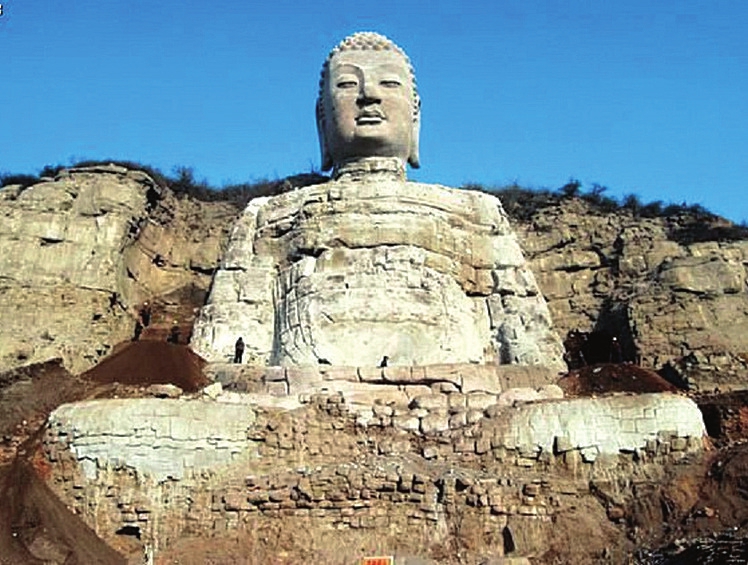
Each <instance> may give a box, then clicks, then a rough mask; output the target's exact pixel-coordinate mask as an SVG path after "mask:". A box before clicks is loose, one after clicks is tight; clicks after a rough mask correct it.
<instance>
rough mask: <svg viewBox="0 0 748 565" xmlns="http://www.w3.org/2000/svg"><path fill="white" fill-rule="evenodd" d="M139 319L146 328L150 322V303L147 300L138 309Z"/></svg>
mask: <svg viewBox="0 0 748 565" xmlns="http://www.w3.org/2000/svg"><path fill="white" fill-rule="evenodd" d="M140 321H141V323H142V324H143V327H144V328H147V327H148V326H149V325H150V324H151V305H150V304H149V302H148V301H147V300H146V301H145V302H144V303H143V307H142V308H141V309H140Z"/></svg>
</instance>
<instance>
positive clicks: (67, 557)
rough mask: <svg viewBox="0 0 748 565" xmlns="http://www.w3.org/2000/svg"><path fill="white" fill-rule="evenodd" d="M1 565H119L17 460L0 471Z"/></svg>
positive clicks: (110, 551)
mask: <svg viewBox="0 0 748 565" xmlns="http://www.w3.org/2000/svg"><path fill="white" fill-rule="evenodd" d="M0 500H2V504H0V565H37V564H38V565H42V564H43V563H65V565H89V564H100V565H110V564H111V565H124V563H125V559H124V558H123V557H122V556H121V555H120V554H119V553H117V552H116V551H114V550H113V549H112V548H110V547H109V546H108V545H106V544H105V543H104V542H103V541H101V540H100V539H99V538H98V537H97V536H96V534H95V533H94V532H93V530H91V529H90V528H89V527H88V526H87V525H86V524H85V523H84V522H83V521H82V520H81V519H80V518H79V517H78V516H76V515H75V514H73V513H72V512H70V510H68V508H67V507H66V506H65V504H64V503H63V502H62V501H61V500H60V499H59V498H57V496H56V495H55V494H54V493H53V492H52V491H51V490H50V489H49V487H48V486H47V485H46V484H45V483H44V481H43V480H42V479H41V478H40V477H39V476H38V475H37V474H36V472H35V471H34V469H33V467H32V466H31V465H30V464H29V463H27V462H26V461H24V460H23V459H21V458H20V457H19V458H17V459H16V460H15V461H13V463H12V464H10V465H6V466H3V467H0Z"/></svg>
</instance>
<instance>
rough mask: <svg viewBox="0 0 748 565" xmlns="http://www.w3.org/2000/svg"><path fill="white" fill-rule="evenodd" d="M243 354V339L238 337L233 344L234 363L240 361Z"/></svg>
mask: <svg viewBox="0 0 748 565" xmlns="http://www.w3.org/2000/svg"><path fill="white" fill-rule="evenodd" d="M243 355H244V340H243V339H242V338H241V336H240V337H239V339H237V340H236V343H235V344H234V363H241V362H242V356H243Z"/></svg>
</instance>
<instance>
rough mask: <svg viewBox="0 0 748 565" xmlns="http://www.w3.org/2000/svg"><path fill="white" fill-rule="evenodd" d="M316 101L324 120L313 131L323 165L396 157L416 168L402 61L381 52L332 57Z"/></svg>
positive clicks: (344, 53)
mask: <svg viewBox="0 0 748 565" xmlns="http://www.w3.org/2000/svg"><path fill="white" fill-rule="evenodd" d="M321 95H322V100H321V103H322V111H323V116H324V117H323V118H322V119H321V120H320V121H321V123H318V127H319V129H320V135H321V136H324V139H322V140H321V141H322V143H323V155H324V154H325V153H326V154H327V161H328V163H327V164H328V165H332V164H339V163H342V162H345V161H348V160H352V159H358V158H362V157H397V158H399V159H401V160H402V161H403V163H404V162H406V161H410V163H411V165H413V166H418V160H417V136H418V127H417V126H418V122H417V116H416V115H414V106H413V105H414V102H413V95H414V93H413V84H412V79H411V75H410V68H409V66H408V64H407V62H406V60H405V59H404V58H403V57H402V55H400V54H399V53H397V52H395V51H386V50H383V51H376V50H348V51H341V52H338V53H336V54H335V55H334V56H333V57H332V58H331V59H330V62H329V66H328V70H327V76H326V80H325V81H324V86H323V90H322V93H321ZM318 118H319V116H318ZM414 147H415V148H416V150H415V152H414ZM414 155H415V158H413V156H414ZM323 160H324V158H323ZM324 165H325V164H324V163H323V168H329V166H328V167H324Z"/></svg>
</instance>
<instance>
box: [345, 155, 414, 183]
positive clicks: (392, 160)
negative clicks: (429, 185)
mask: <svg viewBox="0 0 748 565" xmlns="http://www.w3.org/2000/svg"><path fill="white" fill-rule="evenodd" d="M374 177H376V178H377V179H381V178H385V179H388V180H399V181H404V180H405V163H404V162H403V161H402V159H399V158H398V157H363V158H360V159H354V160H351V161H346V162H344V163H340V164H338V165H337V166H336V167H335V170H334V171H333V174H332V178H333V179H335V180H350V181H362V180H367V179H369V178H374Z"/></svg>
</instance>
